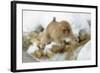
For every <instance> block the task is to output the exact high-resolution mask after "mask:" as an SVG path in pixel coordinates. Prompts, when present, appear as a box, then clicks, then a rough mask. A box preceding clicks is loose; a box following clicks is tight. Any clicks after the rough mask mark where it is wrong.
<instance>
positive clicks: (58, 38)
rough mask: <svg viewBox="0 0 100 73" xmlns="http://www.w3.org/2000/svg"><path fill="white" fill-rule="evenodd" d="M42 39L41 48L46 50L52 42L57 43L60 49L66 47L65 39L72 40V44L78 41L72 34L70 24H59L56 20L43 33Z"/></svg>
mask: <svg viewBox="0 0 100 73" xmlns="http://www.w3.org/2000/svg"><path fill="white" fill-rule="evenodd" d="M40 37H41V39H40V45H39V47H40V48H44V46H45V45H46V44H48V43H49V42H52V41H53V42H56V43H57V44H58V45H59V46H60V47H64V45H65V42H64V39H65V38H67V37H68V38H71V39H72V43H73V42H74V43H75V42H76V41H78V40H77V38H76V37H75V35H74V34H73V32H72V28H71V26H70V23H69V22H67V21H61V22H57V21H56V20H55V19H54V20H53V21H51V22H50V23H49V24H48V26H47V28H46V30H45V31H43V32H42V35H41V36H40Z"/></svg>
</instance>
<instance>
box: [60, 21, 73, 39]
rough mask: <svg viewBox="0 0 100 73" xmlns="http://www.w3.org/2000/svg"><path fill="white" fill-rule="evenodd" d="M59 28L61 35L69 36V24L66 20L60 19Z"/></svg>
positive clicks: (70, 32) (70, 31)
mask: <svg viewBox="0 0 100 73" xmlns="http://www.w3.org/2000/svg"><path fill="white" fill-rule="evenodd" d="M59 30H60V31H61V32H62V36H65V37H69V36H70V34H72V29H71V26H70V24H69V23H68V22H66V21H61V22H60V24H59Z"/></svg>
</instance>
